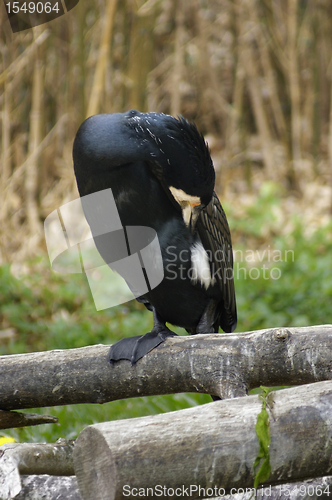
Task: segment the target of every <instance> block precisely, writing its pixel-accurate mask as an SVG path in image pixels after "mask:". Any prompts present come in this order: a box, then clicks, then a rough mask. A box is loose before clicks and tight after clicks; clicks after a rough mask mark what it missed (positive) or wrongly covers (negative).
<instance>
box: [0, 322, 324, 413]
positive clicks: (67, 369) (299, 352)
mask: <svg viewBox="0 0 332 500" xmlns="http://www.w3.org/2000/svg"><path fill="white" fill-rule="evenodd" d="M108 350H109V346H104V345H96V346H91V347H83V348H80V349H69V350H58V351H47V352H39V353H31V354H17V355H8V356H1V357H0V380H1V386H0V408H2V409H3V410H13V409H21V408H35V407H43V406H56V405H64V404H71V403H72V404H75V403H105V402H107V401H114V400H116V399H122V398H129V397H135V396H145V395H146V396H149V395H157V394H169V393H178V392H201V393H206V394H211V395H214V396H219V397H221V398H231V397H234V396H242V395H245V394H246V393H247V391H248V390H249V389H252V388H254V387H258V386H260V385H268V386H275V385H299V384H306V383H311V382H317V381H320V380H330V379H331V378H332V372H331V365H332V326H331V325H323V326H311V327H304V328H274V329H267V330H258V331H255V332H246V333H237V334H211V335H194V336H187V337H175V338H168V339H167V340H166V342H164V343H162V344H161V345H159V346H158V347H157V348H156V349H154V350H153V351H151V352H149V353H148V354H147V355H146V356H144V357H143V358H142V359H140V360H139V361H138V362H137V363H136V365H134V366H131V365H130V362H129V361H119V362H117V363H115V364H114V366H111V365H110V364H109V363H108V362H107V353H108Z"/></svg>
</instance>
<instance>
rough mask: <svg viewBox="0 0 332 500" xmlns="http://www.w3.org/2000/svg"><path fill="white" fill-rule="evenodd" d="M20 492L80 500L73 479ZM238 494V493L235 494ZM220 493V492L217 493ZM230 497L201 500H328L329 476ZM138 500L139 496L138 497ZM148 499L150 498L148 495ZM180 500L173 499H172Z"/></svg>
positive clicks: (21, 497) (38, 480)
mask: <svg viewBox="0 0 332 500" xmlns="http://www.w3.org/2000/svg"><path fill="white" fill-rule="evenodd" d="M21 481H22V490H21V492H20V493H19V494H18V495H17V496H15V500H36V498H38V499H45V500H82V497H81V495H80V493H79V491H78V486H77V481H76V477H75V476H67V477H62V476H46V475H43V476H35V475H33V476H23V477H22V478H21ZM238 491H239V493H237V492H238ZM221 493H222V491H221ZM232 493H233V494H230V495H225V496H222V497H219V498H216V497H207V498H206V499H205V500H252V499H253V498H255V500H289V499H291V500H313V499H318V498H322V499H325V500H326V499H328V498H330V497H331V496H332V477H331V476H328V477H321V478H316V479H309V480H306V481H301V482H300V483H286V484H282V485H278V486H268V487H260V488H257V492H256V496H253V491H252V490H251V488H250V489H248V491H247V492H246V491H245V490H244V492H243V490H242V489H239V490H234V491H233V492H232ZM138 498H142V497H138ZM148 498H152V497H151V496H150V497H148ZM176 498H183V497H176V496H173V499H174V500H175V499H176Z"/></svg>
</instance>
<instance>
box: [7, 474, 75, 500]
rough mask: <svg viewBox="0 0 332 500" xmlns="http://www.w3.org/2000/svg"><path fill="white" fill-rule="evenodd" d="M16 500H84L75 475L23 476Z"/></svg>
mask: <svg viewBox="0 0 332 500" xmlns="http://www.w3.org/2000/svg"><path fill="white" fill-rule="evenodd" d="M21 480H22V489H21V492H20V493H19V494H18V495H17V496H16V497H15V500H36V499H37V498H38V499H43V500H82V497H81V495H80V493H79V491H78V487H77V481H76V477H75V476H67V477H62V476H46V475H43V476H23V477H22V478H21Z"/></svg>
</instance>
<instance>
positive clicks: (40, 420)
mask: <svg viewBox="0 0 332 500" xmlns="http://www.w3.org/2000/svg"><path fill="white" fill-rule="evenodd" d="M57 422H58V419H57V418H56V417H52V415H39V414H38V413H20V412H17V411H4V410H0V429H13V428H15V427H27V426H30V425H40V424H56V423H57Z"/></svg>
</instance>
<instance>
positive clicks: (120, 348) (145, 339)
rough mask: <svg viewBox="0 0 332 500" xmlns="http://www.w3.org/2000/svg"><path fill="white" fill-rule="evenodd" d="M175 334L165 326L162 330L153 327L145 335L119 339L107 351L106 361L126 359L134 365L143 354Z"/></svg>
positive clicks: (112, 361)
mask: <svg viewBox="0 0 332 500" xmlns="http://www.w3.org/2000/svg"><path fill="white" fill-rule="evenodd" d="M175 335H176V333H173V332H171V330H169V329H168V328H167V327H165V329H163V330H160V329H158V330H157V329H154V328H153V330H152V331H151V332H148V333H146V334H145V335H139V336H137V337H128V338H125V339H121V340H119V342H117V343H116V344H114V345H112V346H111V348H110V350H109V353H108V361H109V362H110V363H111V364H113V363H114V361H119V360H120V359H128V360H129V361H130V362H131V364H132V365H134V364H135V363H136V362H137V361H138V360H139V359H141V358H143V356H145V354H147V353H148V352H150V351H152V349H154V348H155V347H157V346H158V345H159V344H161V343H162V342H164V341H165V340H166V338H167V337H174V336H175Z"/></svg>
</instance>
